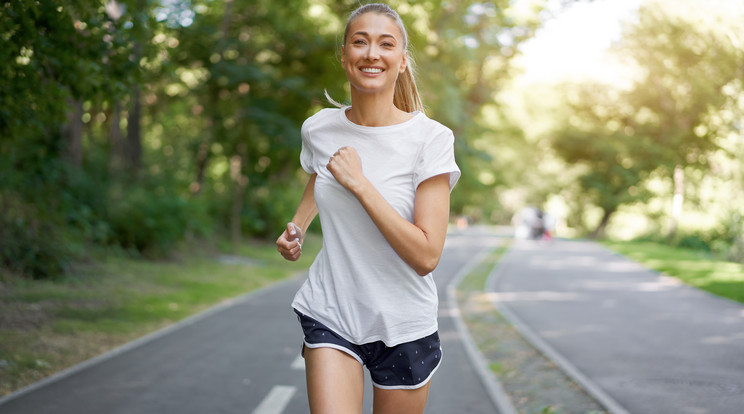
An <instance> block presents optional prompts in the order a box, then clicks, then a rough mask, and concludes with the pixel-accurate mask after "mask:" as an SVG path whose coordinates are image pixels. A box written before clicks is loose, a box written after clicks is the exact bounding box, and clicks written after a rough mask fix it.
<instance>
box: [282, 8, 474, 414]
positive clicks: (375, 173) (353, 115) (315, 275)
mask: <svg viewBox="0 0 744 414" xmlns="http://www.w3.org/2000/svg"><path fill="white" fill-rule="evenodd" d="M341 64H342V66H343V68H344V70H345V72H346V77H347V79H348V81H349V84H350V87H351V106H341V107H339V108H327V109H323V110H321V111H319V112H318V113H316V114H315V115H313V116H311V117H310V118H308V119H307V120H306V121H305V122H304V124H303V125H302V151H301V154H300V163H301V165H302V168H303V169H304V170H305V171H307V172H308V173H310V174H311V176H310V179H309V181H308V183H307V187H306V188H305V191H304V194H303V195H302V199H301V201H300V204H299V206H298V208H297V211H296V213H295V215H294V217H293V218H292V221H291V222H290V223H288V224H287V228H286V230H285V231H284V233H282V235H281V236H280V237H279V239H278V240H277V249H278V250H279V252H280V253H281V254H282V256H284V258H286V259H287V260H297V259H298V258H299V257H300V254H301V253H302V240H303V236H304V234H305V231H306V230H307V228H308V227H309V225H310V223H311V221H312V220H313V219H314V218H315V216H316V215H319V216H320V223H321V228H322V231H323V248H322V249H321V251H320V252H319V253H318V256H317V257H316V258H315V261H314V262H313V264H312V266H311V267H310V271H309V276H308V279H307V281H306V282H305V283H304V285H303V286H302V287H301V288H300V290H299V291H298V292H297V294H296V296H295V298H294V301H293V302H292V307H293V308H294V310H295V312H296V313H297V315H298V318H299V320H300V324H301V327H302V329H303V333H304V346H303V355H304V357H305V365H306V375H307V388H308V395H309V403H310V411H311V412H312V413H313V414H321V413H322V414H328V413H342V414H349V413H361V412H362V397H363V392H364V391H363V390H364V375H363V368H362V367H363V366H366V367H367V369H368V370H369V371H370V375H371V378H372V382H373V385H374V402H373V409H374V413H375V414H392V413H407V414H410V413H423V411H424V407H425V406H426V400H427V397H428V392H429V384H430V379H431V377H432V375H433V374H434V372H435V371H436V369H437V367H438V366H439V364H440V362H441V359H442V350H441V348H440V341H439V335H438V333H437V329H438V325H437V306H438V298H437V290H436V286H435V284H434V279H433V278H432V274H431V272H432V271H433V270H434V268H435V267H436V266H437V264H438V263H439V259H440V257H441V254H442V249H443V247H444V240H445V235H446V232H447V222H448V219H449V195H450V191H451V189H452V187H454V185H455V183H456V182H457V180H458V178H459V176H460V170H459V169H458V167H457V164H456V163H455V158H454V148H453V144H454V136H453V134H452V131H451V130H450V129H448V128H446V127H444V126H443V125H441V124H439V123H438V122H436V121H433V120H431V119H429V118H427V117H426V115H425V114H424V109H423V105H422V104H421V100H420V98H419V95H418V91H417V88H416V83H415V81H414V77H413V68H412V66H413V61H412V59H411V57H410V56H409V54H408V37H407V33H406V30H405V27H404V25H403V22H402V21H401V19H400V17H399V16H398V14H397V13H396V12H395V11H394V10H392V9H390V8H389V7H388V6H387V5H383V4H368V5H365V6H362V7H360V8H358V9H357V10H356V11H354V12H353V13H352V14H351V16H350V17H349V20H348V21H347V24H346V29H345V31H344V37H343V45H342V46H341Z"/></svg>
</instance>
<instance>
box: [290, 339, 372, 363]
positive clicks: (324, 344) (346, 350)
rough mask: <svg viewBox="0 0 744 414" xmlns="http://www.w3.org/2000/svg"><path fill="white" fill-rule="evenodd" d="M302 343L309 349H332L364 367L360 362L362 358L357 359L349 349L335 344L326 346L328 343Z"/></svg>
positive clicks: (357, 356)
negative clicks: (350, 357)
mask: <svg viewBox="0 0 744 414" xmlns="http://www.w3.org/2000/svg"><path fill="white" fill-rule="evenodd" d="M302 342H304V343H305V346H306V347H308V348H310V349H317V348H333V349H336V350H339V351H341V352H344V353H347V354H349V355H350V356H352V357H354V359H356V360H357V362H359V363H360V364H361V365H362V366H364V362H363V361H362V358H360V357H359V355H357V354H356V353H355V352H354V351H352V350H350V349H349V348H346V347H343V346H341V345H337V344H328V343H319V344H310V343H308V342H307V341H305V340H303V341H302Z"/></svg>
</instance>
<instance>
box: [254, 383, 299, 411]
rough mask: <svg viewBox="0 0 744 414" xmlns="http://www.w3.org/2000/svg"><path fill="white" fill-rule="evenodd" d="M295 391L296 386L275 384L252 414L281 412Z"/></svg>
mask: <svg viewBox="0 0 744 414" xmlns="http://www.w3.org/2000/svg"><path fill="white" fill-rule="evenodd" d="M296 391H297V387H288V386H286V385H275V386H274V388H272V389H271V391H270V392H269V395H267V396H266V398H264V399H263V401H261V404H260V405H259V406H258V407H256V409H255V410H253V414H281V413H282V411H284V408H286V407H287V404H289V400H290V399H291V398H292V396H293V395H294V393H295V392H296Z"/></svg>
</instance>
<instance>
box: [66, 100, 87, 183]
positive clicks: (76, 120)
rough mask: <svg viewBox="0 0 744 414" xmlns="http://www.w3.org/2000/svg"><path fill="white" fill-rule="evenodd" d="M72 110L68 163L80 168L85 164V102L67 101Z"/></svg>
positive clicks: (68, 116) (70, 114) (68, 122)
mask: <svg viewBox="0 0 744 414" xmlns="http://www.w3.org/2000/svg"><path fill="white" fill-rule="evenodd" d="M67 103H68V107H69V108H70V110H69V111H68V112H67V126H66V127H65V135H66V138H67V152H66V157H67V162H68V163H69V164H70V165H72V166H73V167H76V168H80V167H81V166H82V164H83V102H82V101H76V100H73V99H71V98H70V99H68V100H67Z"/></svg>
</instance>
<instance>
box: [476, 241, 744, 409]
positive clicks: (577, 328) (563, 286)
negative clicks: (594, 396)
mask: <svg viewBox="0 0 744 414" xmlns="http://www.w3.org/2000/svg"><path fill="white" fill-rule="evenodd" d="M489 290H490V291H491V292H493V293H492V297H493V299H494V303H495V304H496V305H497V306H498V307H499V308H500V309H502V311H504V312H506V314H507V316H510V317H511V319H512V320H513V321H514V322H516V323H517V324H518V325H519V326H520V327H521V328H522V329H523V330H524V331H525V333H526V334H527V335H528V336H532V339H533V340H535V341H536V342H537V343H538V344H540V343H541V344H542V345H543V346H544V347H545V348H546V350H547V351H548V352H551V351H552V352H553V355H554V356H555V357H557V359H559V360H561V361H562V362H563V363H564V365H566V367H567V368H568V369H573V370H574V371H575V372H576V373H578V374H579V376H584V379H586V380H587V382H588V385H589V386H592V385H594V386H597V387H598V389H597V391H598V392H599V394H600V397H601V396H605V397H607V398H608V399H609V402H611V403H612V402H614V403H618V404H619V407H618V410H617V411H618V412H623V411H624V410H627V411H626V412H629V413H632V414H688V413H689V414H742V413H744V306H742V305H740V304H738V303H734V302H732V301H728V300H725V299H721V298H718V297H716V296H713V295H710V294H708V293H705V292H703V291H701V290H698V289H695V288H691V287H688V286H686V285H683V284H681V283H679V282H677V281H676V280H675V279H672V278H669V277H665V276H662V275H659V274H658V273H655V272H652V271H649V270H646V269H645V268H643V267H642V266H640V265H638V264H636V263H634V262H631V261H629V260H627V259H625V258H623V257H621V256H619V255H615V254H613V253H612V252H610V251H609V250H607V249H605V248H604V247H602V246H600V245H598V244H596V243H591V242H584V241H554V242H552V243H547V244H546V243H538V242H530V241H520V242H515V244H514V245H512V248H511V249H510V250H509V252H508V253H507V254H506V255H505V256H504V258H503V259H502V262H501V264H500V265H499V266H498V267H497V269H496V271H495V272H494V274H493V275H492V277H491V279H490V281H489Z"/></svg>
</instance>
